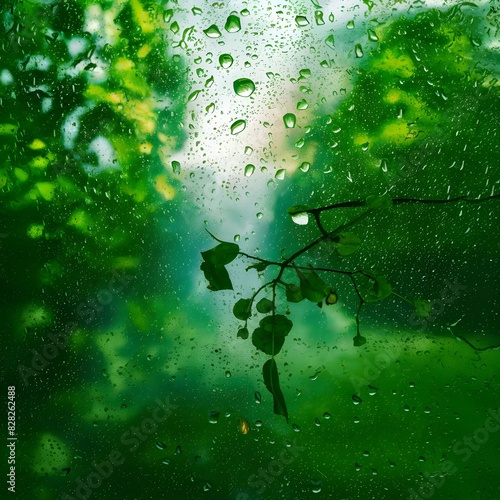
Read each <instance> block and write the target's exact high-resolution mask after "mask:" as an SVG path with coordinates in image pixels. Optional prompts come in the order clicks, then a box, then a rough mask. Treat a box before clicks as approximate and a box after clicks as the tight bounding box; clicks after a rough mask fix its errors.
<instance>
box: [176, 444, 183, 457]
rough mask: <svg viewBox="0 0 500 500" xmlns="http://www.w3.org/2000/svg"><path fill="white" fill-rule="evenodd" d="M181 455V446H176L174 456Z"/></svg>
mask: <svg viewBox="0 0 500 500" xmlns="http://www.w3.org/2000/svg"><path fill="white" fill-rule="evenodd" d="M181 453H182V448H181V445H180V444H178V445H177V447H176V448H175V454H176V455H180V454H181Z"/></svg>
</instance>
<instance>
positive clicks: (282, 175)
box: [274, 168, 286, 181]
mask: <svg viewBox="0 0 500 500" xmlns="http://www.w3.org/2000/svg"><path fill="white" fill-rule="evenodd" d="M285 175H286V170H285V169H284V168H280V169H279V170H278V171H277V172H276V174H275V175H274V178H275V179H278V180H280V181H282V180H283V179H284V178H285Z"/></svg>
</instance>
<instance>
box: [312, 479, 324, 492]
mask: <svg viewBox="0 0 500 500" xmlns="http://www.w3.org/2000/svg"><path fill="white" fill-rule="evenodd" d="M311 484H312V492H313V493H321V485H322V484H323V482H322V481H319V480H318V481H313V480H311Z"/></svg>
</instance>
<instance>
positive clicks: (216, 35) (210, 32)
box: [203, 24, 222, 38]
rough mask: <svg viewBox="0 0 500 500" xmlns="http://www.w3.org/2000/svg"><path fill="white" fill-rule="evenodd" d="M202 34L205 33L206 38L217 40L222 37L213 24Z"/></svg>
mask: <svg viewBox="0 0 500 500" xmlns="http://www.w3.org/2000/svg"><path fill="white" fill-rule="evenodd" d="M203 33H205V35H207V36H208V38H219V37H221V36H222V33H221V32H220V30H219V28H218V27H217V26H216V25H215V24H212V26H209V27H208V28H207V29H206V30H203Z"/></svg>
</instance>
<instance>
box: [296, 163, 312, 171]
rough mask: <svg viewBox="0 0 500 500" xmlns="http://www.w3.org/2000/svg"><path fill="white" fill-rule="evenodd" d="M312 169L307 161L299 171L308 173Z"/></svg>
mask: <svg viewBox="0 0 500 500" xmlns="http://www.w3.org/2000/svg"><path fill="white" fill-rule="evenodd" d="M310 168H311V164H310V163H309V162H307V161H305V162H303V163H302V165H300V167H299V169H300V170H301V171H302V172H307V171H308V170H309V169H310Z"/></svg>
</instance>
